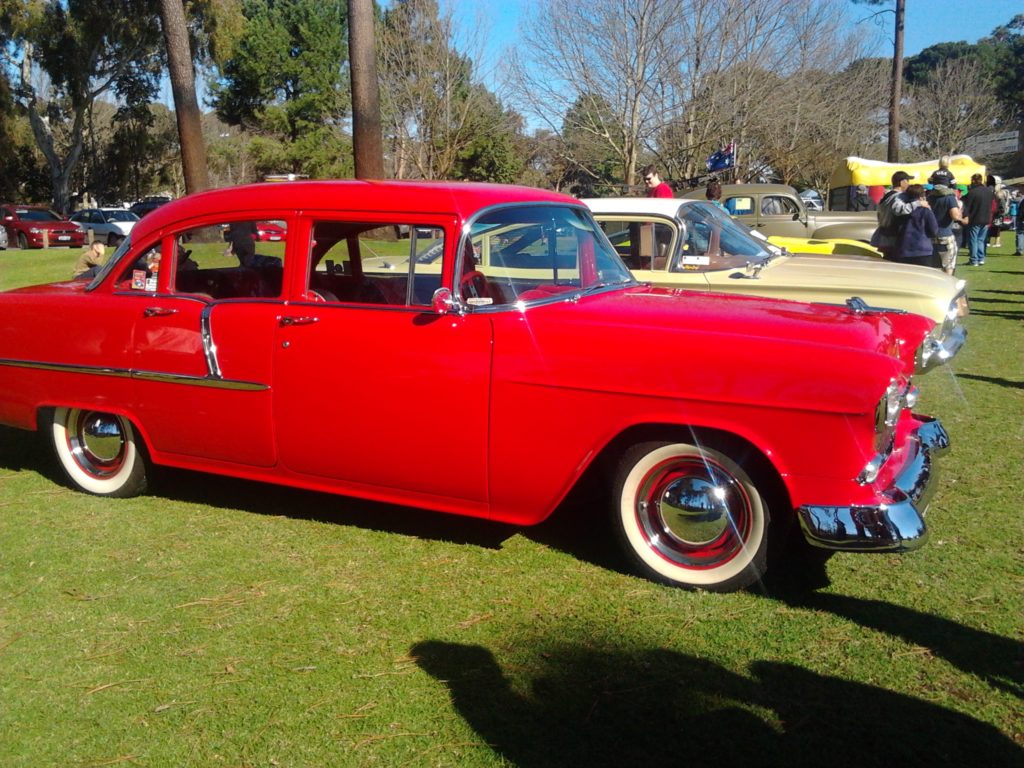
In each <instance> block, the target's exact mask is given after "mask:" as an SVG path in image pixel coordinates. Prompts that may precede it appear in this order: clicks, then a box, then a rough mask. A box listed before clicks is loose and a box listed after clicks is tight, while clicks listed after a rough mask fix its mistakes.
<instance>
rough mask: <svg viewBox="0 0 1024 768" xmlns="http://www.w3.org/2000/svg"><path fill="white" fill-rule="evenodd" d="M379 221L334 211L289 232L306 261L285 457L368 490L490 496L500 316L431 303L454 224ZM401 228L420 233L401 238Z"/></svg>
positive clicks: (291, 334)
mask: <svg viewBox="0 0 1024 768" xmlns="http://www.w3.org/2000/svg"><path fill="white" fill-rule="evenodd" d="M368 219H369V217H366V216H365V215H362V216H360V217H359V218H358V219H339V218H337V217H332V218H326V217H325V218H320V219H315V220H313V221H312V222H311V223H310V231H309V232H308V233H306V232H302V233H299V235H300V236H299V237H298V238H296V237H293V236H292V233H290V232H289V234H288V241H289V243H296V249H298V248H299V246H298V242H299V241H300V240H301V242H303V243H304V245H303V248H305V249H306V251H307V263H308V268H307V270H306V274H305V275H304V276H303V279H302V283H301V284H300V285H298V286H293V288H295V290H296V292H297V297H298V299H299V300H298V301H293V302H289V304H288V305H287V306H285V307H282V308H281V312H280V317H279V319H278V321H277V328H276V337H275V344H274V354H275V357H274V422H275V425H276V430H277V443H278V447H279V450H280V455H281V461H282V464H283V465H284V467H285V468H286V469H287V470H288V471H290V472H295V473H300V474H302V475H307V476H313V477H316V478H321V479H323V480H326V481H328V482H330V483H331V484H333V485H336V486H341V487H344V486H358V487H359V489H360V490H361V492H362V493H363V494H368V495H371V496H372V495H373V492H374V489H380V493H381V496H382V497H384V498H388V497H391V496H392V492H393V491H398V492H400V494H401V495H403V496H406V497H411V498H418V499H420V500H422V501H423V502H424V503H429V499H430V498H438V497H441V498H448V499H459V500H461V501H463V502H471V503H477V504H480V505H483V504H485V503H486V500H487V458H488V457H487V437H488V403H489V383H490V361H491V347H492V340H493V331H492V325H491V320H490V319H489V318H488V317H487V316H486V315H472V314H469V315H465V316H460V315H458V314H445V315H442V314H439V313H437V312H435V311H433V310H432V309H431V307H430V301H431V294H432V293H433V290H434V289H436V288H437V287H440V286H441V284H442V277H443V275H442V263H441V259H439V258H437V255H438V254H439V253H441V252H448V251H450V247H448V248H446V247H445V245H446V243H445V232H446V231H447V232H451V231H453V229H454V223H453V222H452V221H441V220H438V219H436V218H435V219H431V218H429V217H417V218H416V220H411V219H412V217H409V216H404V217H393V218H385V217H379V216H378V217H373V219H371V220H368ZM399 226H401V227H402V230H398V229H396V227H399ZM395 231H406V232H409V233H411V234H410V237H409V239H408V240H403V239H399V240H397V241H396V240H395V239H394V235H393V233H394V232H395ZM389 233H390V234H389ZM439 246H440V247H439ZM296 252H298V250H297V251H296ZM448 258H450V257H448ZM446 274H447V277H446V278H444V279H445V282H446V284H447V285H449V286H450V280H451V277H450V274H451V268H450V267H447V268H446Z"/></svg>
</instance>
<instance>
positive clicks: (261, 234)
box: [256, 221, 288, 243]
mask: <svg viewBox="0 0 1024 768" xmlns="http://www.w3.org/2000/svg"><path fill="white" fill-rule="evenodd" d="M287 236H288V230H287V229H285V228H284V227H283V226H281V224H279V223H277V222H276V221H258V222H256V240H257V241H258V242H264V243H267V242H269V243H275V242H281V241H283V240H286V239H287Z"/></svg>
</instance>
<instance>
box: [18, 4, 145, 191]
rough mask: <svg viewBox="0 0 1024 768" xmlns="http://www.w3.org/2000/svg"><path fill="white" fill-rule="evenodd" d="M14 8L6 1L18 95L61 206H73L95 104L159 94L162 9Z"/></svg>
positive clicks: (132, 100)
mask: <svg viewBox="0 0 1024 768" xmlns="http://www.w3.org/2000/svg"><path fill="white" fill-rule="evenodd" d="M13 7H14V8H16V10H13V11H12V5H11V4H7V5H5V13H6V14H7V19H6V20H7V23H8V24H10V26H9V27H7V29H8V30H9V32H8V34H9V37H10V41H9V43H8V45H7V46H6V48H7V50H8V52H9V54H10V56H11V60H12V61H13V62H14V64H15V65H16V67H17V69H16V73H17V75H16V76H17V82H18V85H17V87H16V89H15V96H16V99H17V102H18V104H19V105H20V107H21V108H22V109H24V110H25V113H26V114H27V116H28V119H29V123H30V125H31V128H32V133H33V136H34V138H35V141H36V144H37V145H38V147H39V149H40V151H41V152H42V154H43V156H44V157H45V158H46V161H47V164H48V166H49V173H50V185H51V189H52V198H53V205H54V207H56V208H57V209H59V210H61V211H67V210H68V208H69V204H70V198H71V190H70V184H71V180H72V178H73V177H74V174H75V172H76V170H77V167H78V164H79V162H80V160H81V155H82V150H83V142H84V136H85V129H86V117H87V114H88V111H89V109H90V108H91V107H92V105H93V103H94V102H95V101H96V100H97V99H98V98H99V97H100V96H101V95H103V94H108V93H109V94H112V95H113V96H114V97H116V98H117V99H119V100H120V101H122V102H123V103H125V104H128V105H135V104H139V103H145V102H148V101H149V100H151V99H152V98H153V96H154V95H155V94H156V92H157V86H158V83H159V76H160V69H161V67H160V58H159V49H160V48H159V46H160V29H159V25H158V24H157V22H156V18H157V17H156V11H155V7H154V5H153V2H152V0H105V2H103V3H96V2H91V0H45V1H44V2H39V3H32V4H21V6H20V8H18V7H17V6H16V5H15V6H13ZM40 74H42V75H45V77H43V78H40V77H39V75H40ZM12 79H13V78H12ZM41 82H45V85H39V83H41Z"/></svg>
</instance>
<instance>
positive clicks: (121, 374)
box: [0, 360, 270, 392]
mask: <svg viewBox="0 0 1024 768" xmlns="http://www.w3.org/2000/svg"><path fill="white" fill-rule="evenodd" d="M0 366H7V367H9V368H31V369H35V370H41V371H56V372H59V373H80V374H85V375H87V376H111V377H113V378H119V379H138V380H139V381H161V382H165V383H169V384H184V385H187V386H193V387H216V388H218V389H236V390H246V391H252V392H256V391H260V390H265V389H270V386H269V385H267V384H261V383H259V382H255V381H241V380H237V379H225V378H221V377H214V376H192V375H188V374H182V373H165V372H161V371H134V370H128V369H125V368H103V367H100V366H91V365H68V364H64V363H43V362H35V361H31V360H0Z"/></svg>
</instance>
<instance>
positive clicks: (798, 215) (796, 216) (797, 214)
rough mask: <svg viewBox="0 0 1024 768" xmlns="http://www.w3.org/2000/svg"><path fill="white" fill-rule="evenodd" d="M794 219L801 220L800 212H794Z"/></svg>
mask: <svg viewBox="0 0 1024 768" xmlns="http://www.w3.org/2000/svg"><path fill="white" fill-rule="evenodd" d="M793 221H800V214H799V213H794V214H793Z"/></svg>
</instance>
